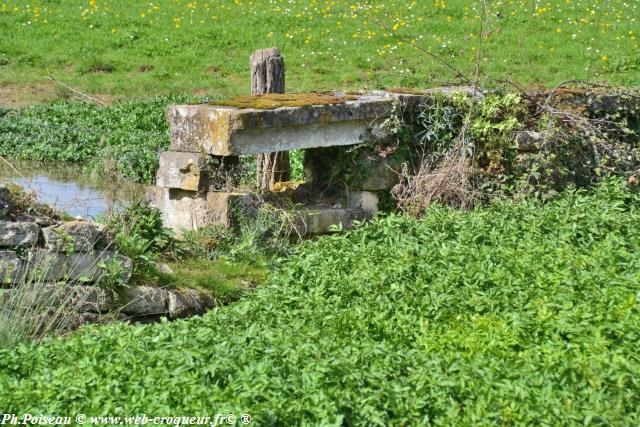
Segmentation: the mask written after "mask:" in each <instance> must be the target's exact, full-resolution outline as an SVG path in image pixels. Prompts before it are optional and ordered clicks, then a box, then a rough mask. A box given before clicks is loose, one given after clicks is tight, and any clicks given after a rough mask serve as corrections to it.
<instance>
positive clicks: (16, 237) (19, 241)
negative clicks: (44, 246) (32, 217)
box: [0, 221, 40, 247]
mask: <svg viewBox="0 0 640 427" xmlns="http://www.w3.org/2000/svg"><path fill="white" fill-rule="evenodd" d="M39 236H40V227H38V224H36V223H35V222H9V221H0V247H15V246H35V245H36V244H37V243H38V237H39Z"/></svg>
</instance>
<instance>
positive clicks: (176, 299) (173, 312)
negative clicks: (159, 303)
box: [167, 289, 215, 319]
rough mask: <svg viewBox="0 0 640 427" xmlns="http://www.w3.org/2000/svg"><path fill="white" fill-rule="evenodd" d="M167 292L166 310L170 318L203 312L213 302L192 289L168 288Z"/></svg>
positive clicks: (211, 305) (210, 298)
mask: <svg viewBox="0 0 640 427" xmlns="http://www.w3.org/2000/svg"><path fill="white" fill-rule="evenodd" d="M168 293H169V298H168V306H167V311H168V313H169V317H171V318H172V319H177V318H180V317H186V316H191V315H195V314H201V313H204V312H205V311H206V310H207V309H208V308H211V307H213V306H214V302H215V301H214V300H213V298H212V297H210V296H207V295H203V294H201V293H200V292H198V291H196V290H194V289H177V290H169V291H168Z"/></svg>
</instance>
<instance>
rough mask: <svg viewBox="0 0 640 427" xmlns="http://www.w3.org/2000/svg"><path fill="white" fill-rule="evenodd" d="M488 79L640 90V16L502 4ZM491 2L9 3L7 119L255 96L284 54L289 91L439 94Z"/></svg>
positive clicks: (633, 9)
mask: <svg viewBox="0 0 640 427" xmlns="http://www.w3.org/2000/svg"><path fill="white" fill-rule="evenodd" d="M488 3H489V10H488V14H487V15H488V19H487V20H486V22H485V26H484V31H483V42H482V53H481V55H480V60H481V63H482V66H483V70H484V71H483V73H484V77H485V78H487V80H488V79H508V80H511V81H513V82H516V83H518V84H520V85H525V86H537V85H540V86H553V85H555V84H557V83H560V82H561V81H564V80H567V79H589V80H595V81H605V82H609V83H613V84H618V85H634V86H637V85H638V84H639V83H640V39H639V38H638V32H639V30H638V28H640V25H639V22H638V20H639V17H640V4H638V3H637V2H635V1H628V0H608V1H594V0H589V1H587V0H546V1H533V0H518V1H516V0H510V1H491V2H488ZM481 15H482V2H480V1H466V0H435V1H432V0H426V1H406V0H385V1H381V0H375V1H374V0H370V1H354V0H305V1H283V0H269V1H268V0H252V1H247V0H235V1H230V0H200V1H198V0H191V1H190V0H172V1H157V2H149V1H124V0H89V1H72V0H59V1H42V0H34V1H29V2H25V1H16V0H0V33H1V34H2V35H3V36H2V38H0V106H2V105H5V106H7V105H9V106H11V105H23V104H25V103H33V102H38V101H43V100H50V99H54V98H56V97H57V96H60V94H61V93H62V94H64V92H65V90H66V89H64V88H63V87H62V86H60V85H57V84H55V83H53V82H52V81H51V80H48V79H47V77H49V76H50V77H53V78H55V79H56V80H58V81H60V82H62V83H64V84H67V85H70V86H71V87H73V88H76V89H78V90H80V91H83V92H86V93H90V94H97V95H101V96H104V98H102V99H106V100H110V99H112V97H143V96H149V95H155V94H175V93H189V94H192V95H205V94H206V95H214V96H226V95H235V94H244V93H247V92H248V90H249V81H248V79H249V77H248V58H249V55H250V53H251V52H252V51H253V50H255V49H258V48H263V47H270V46H278V47H280V48H281V50H282V51H283V53H284V55H285V57H286V65H287V71H288V74H287V88H288V90H289V91H305V90H323V89H362V88H369V89H376V88H384V87H391V86H395V87H398V86H416V87H433V86H438V85H445V84H449V83H454V82H461V81H460V79H456V78H455V76H454V75H453V74H451V73H450V72H449V71H447V70H446V69H445V68H443V66H441V65H439V64H438V63H437V62H435V61H434V60H433V59H432V58H430V57H429V56H428V55H427V54H425V53H424V52H422V51H420V50H419V49H417V48H416V47H414V46H412V45H411V44H412V43H416V44H418V45H420V46H421V47H422V48H423V49H425V50H428V51H430V52H432V53H434V54H437V55H440V56H442V57H443V58H444V59H446V60H447V61H448V62H449V63H451V64H452V65H453V66H454V67H456V68H458V69H459V70H461V71H462V72H463V73H464V74H466V75H471V74H472V72H473V69H474V67H475V59H476V49H477V48H478V45H479V38H478V33H479V29H480V17H481Z"/></svg>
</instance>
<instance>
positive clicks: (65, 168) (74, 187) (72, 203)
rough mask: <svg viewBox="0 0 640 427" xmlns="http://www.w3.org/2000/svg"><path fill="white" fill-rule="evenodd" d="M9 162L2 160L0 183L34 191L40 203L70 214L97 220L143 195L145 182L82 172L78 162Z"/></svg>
mask: <svg viewBox="0 0 640 427" xmlns="http://www.w3.org/2000/svg"><path fill="white" fill-rule="evenodd" d="M9 162H10V163H7V162H6V161H3V160H2V159H0V183H9V182H11V183H15V184H18V185H20V186H23V187H25V189H27V190H31V191H34V192H35V193H36V195H37V197H38V200H39V201H40V202H43V203H46V204H48V205H51V206H53V207H54V208H56V209H58V210H61V211H64V212H67V213H68V214H69V215H71V216H79V217H82V218H86V219H94V218H95V217H96V216H97V215H99V214H101V213H104V212H107V211H109V210H112V209H115V210H120V209H122V208H123V207H125V206H127V205H128V204H130V203H131V202H132V201H133V200H135V199H136V198H142V197H143V196H144V187H145V186H144V185H142V184H137V183H132V182H127V181H114V182H107V181H105V180H101V179H97V178H94V177H91V176H88V175H87V174H86V173H83V171H82V167H81V166H79V165H77V164H67V163H62V164H60V163H55V164H53V163H40V162H30V161H15V160H10V161H9Z"/></svg>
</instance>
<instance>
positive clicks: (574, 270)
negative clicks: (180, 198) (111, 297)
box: [0, 180, 640, 426]
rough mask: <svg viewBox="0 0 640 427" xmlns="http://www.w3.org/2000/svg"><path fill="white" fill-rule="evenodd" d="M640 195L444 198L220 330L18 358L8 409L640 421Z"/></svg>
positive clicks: (105, 333) (139, 333)
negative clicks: (454, 205) (484, 203)
mask: <svg viewBox="0 0 640 427" xmlns="http://www.w3.org/2000/svg"><path fill="white" fill-rule="evenodd" d="M639 221H640V196H639V195H638V193H637V191H636V190H634V189H632V188H630V187H629V186H628V185H627V184H626V183H624V182H623V181H621V180H620V181H618V180H616V181H607V182H606V183H604V184H601V185H600V186H599V187H598V188H597V189H596V190H594V191H593V192H591V193H587V192H585V191H567V192H565V193H564V194H563V195H562V197H560V198H558V199H555V200H553V201H551V202H548V203H546V204H542V203H541V202H539V201H537V200H535V199H526V200H523V201H520V202H519V203H513V202H507V201H498V202H495V203H492V204H491V205H489V206H488V207H484V208H476V209H475V210H473V211H460V210H454V209H449V208H444V207H438V206H432V207H431V208H430V209H429V210H428V212H427V213H426V215H425V216H424V217H423V219H422V221H416V220H412V219H409V218H404V217H400V216H396V215H391V216H387V217H384V218H379V219H377V220H375V221H374V222H373V224H371V225H369V226H363V227H361V228H358V229H356V230H354V231H352V232H349V233H346V234H340V235H332V236H327V237H323V238H320V239H318V240H315V241H310V242H307V243H305V244H303V245H301V246H300V247H299V249H298V251H297V253H296V254H295V255H294V256H291V257H289V258H288V259H287V260H284V261H282V263H281V264H280V266H279V268H278V271H277V272H274V273H273V274H272V276H271V278H270V280H269V284H268V285H267V286H263V287H260V288H259V289H258V290H257V291H256V292H255V293H253V294H252V295H250V296H249V297H247V298H246V299H244V300H242V301H240V302H239V303H237V304H234V305H232V306H228V307H224V308H220V309H216V310H213V311H212V312H210V313H208V314H207V315H205V316H203V317H201V318H192V319H189V320H184V321H177V322H173V323H160V324H156V325H148V326H136V327H131V326H127V325H122V324H118V325H110V326H107V327H90V328H86V329H84V330H83V331H81V332H80V333H76V334H74V335H72V336H70V337H68V338H66V339H63V340H54V341H52V342H49V343H44V344H43V345H41V346H39V347H37V348H32V347H29V346H21V347H18V348H16V349H12V350H0V406H1V407H3V408H4V409H5V411H7V412H17V413H21V412H33V413H47V414H53V413H59V414H68V413H78V412H81V413H85V414H104V413H114V412H124V413H127V414H132V413H146V414H151V413H156V414H165V413H189V414H194V415H195V414H208V413H209V412H210V409H211V408H216V411H217V412H225V411H229V412H234V413H249V414H251V415H252V416H253V418H254V420H255V422H256V423H258V424H259V425H282V424H287V425H367V426H370V425H429V424H431V425H471V424H474V425H496V424H504V425H532V424H536V425H572V424H585V425H634V424H637V423H639V422H640V412H638V408H640V400H639V397H638V396H640V382H639V380H638V378H640V359H638V356H637V351H636V350H637V348H636V347H637V342H638V341H639V340H640V316H639V315H640V304H639V301H640V276H639V273H638V272H639V271H640V260H639V259H638V257H637V253H638V250H640V229H639V228H638V227H637V224H638V222H639Z"/></svg>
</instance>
